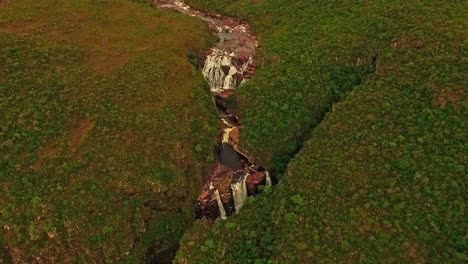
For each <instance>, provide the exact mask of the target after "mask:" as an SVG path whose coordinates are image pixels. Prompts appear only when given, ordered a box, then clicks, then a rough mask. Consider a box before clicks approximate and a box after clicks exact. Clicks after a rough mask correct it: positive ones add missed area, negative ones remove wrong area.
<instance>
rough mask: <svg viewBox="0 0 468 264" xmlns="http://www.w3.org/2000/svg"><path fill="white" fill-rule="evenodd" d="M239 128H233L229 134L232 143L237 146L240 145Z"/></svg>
mask: <svg viewBox="0 0 468 264" xmlns="http://www.w3.org/2000/svg"><path fill="white" fill-rule="evenodd" d="M239 136H240V134H239V128H238V127H234V128H232V130H231V132H230V133H229V137H230V138H231V142H232V143H233V144H234V145H236V146H237V144H238V143H239Z"/></svg>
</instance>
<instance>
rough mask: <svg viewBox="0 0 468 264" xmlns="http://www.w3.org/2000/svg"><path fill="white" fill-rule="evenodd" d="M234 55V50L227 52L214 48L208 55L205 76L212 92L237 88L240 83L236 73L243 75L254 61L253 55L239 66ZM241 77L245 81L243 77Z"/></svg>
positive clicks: (204, 70) (204, 69)
mask: <svg viewBox="0 0 468 264" xmlns="http://www.w3.org/2000/svg"><path fill="white" fill-rule="evenodd" d="M234 57H236V54H235V53H234V52H232V53H227V52H225V51H222V50H219V49H213V51H212V53H211V54H210V55H208V56H207V57H206V60H205V65H204V66H203V76H204V77H205V79H206V81H207V82H208V84H209V85H210V87H211V91H212V92H221V91H223V90H227V89H235V88H236V87H237V86H239V84H240V83H239V81H240V80H239V78H238V77H237V76H236V75H241V76H243V74H244V73H246V72H248V70H249V68H250V66H251V64H252V63H253V60H252V57H249V59H248V60H247V61H246V62H245V63H243V64H242V65H240V67H237V66H236V64H235V62H234V60H233V58H234ZM241 78H242V81H243V80H244V79H243V77H241Z"/></svg>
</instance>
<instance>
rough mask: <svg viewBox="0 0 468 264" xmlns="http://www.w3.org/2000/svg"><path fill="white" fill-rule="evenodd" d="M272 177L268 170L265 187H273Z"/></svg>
mask: <svg viewBox="0 0 468 264" xmlns="http://www.w3.org/2000/svg"><path fill="white" fill-rule="evenodd" d="M271 185H272V183H271V177H270V173H269V172H268V171H266V172H265V187H271Z"/></svg>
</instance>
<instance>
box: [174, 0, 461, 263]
mask: <svg viewBox="0 0 468 264" xmlns="http://www.w3.org/2000/svg"><path fill="white" fill-rule="evenodd" d="M190 2H192V3H193V4H195V5H196V6H198V7H200V8H206V9H209V10H211V9H212V8H217V10H215V11H218V12H222V13H227V14H229V15H231V16H237V17H241V18H244V19H246V20H248V21H249V22H250V23H252V25H253V26H254V28H255V29H256V30H257V31H258V33H259V35H260V38H261V40H262V50H261V52H260V67H259V68H258V70H257V73H256V76H255V77H254V79H253V80H252V81H251V82H249V83H248V84H246V85H245V86H243V87H242V88H241V89H240V95H239V102H240V110H241V111H242V116H241V118H242V119H243V121H244V124H245V127H246V132H245V134H244V137H243V138H242V139H241V141H242V142H243V144H245V146H246V147H247V149H249V151H251V152H252V153H254V154H255V156H256V157H258V158H260V159H261V160H262V161H263V162H265V163H266V164H267V165H268V166H270V167H271V168H273V170H274V172H275V173H277V174H278V173H280V172H283V169H284V168H285V167H286V164H287V163H288V161H289V159H290V158H291V155H293V154H294V153H296V152H297V151H298V150H299V149H301V150H300V152H299V153H298V154H296V155H295V157H294V158H293V160H292V161H291V162H290V163H289V165H288V166H287V169H286V171H285V173H284V176H283V177H281V181H280V183H279V184H278V185H277V186H275V187H273V188H272V189H269V190H267V191H266V192H264V193H263V194H262V195H260V196H258V197H255V198H249V199H248V203H247V205H246V206H245V207H244V208H243V209H242V211H241V212H240V213H239V214H237V215H235V216H233V217H231V218H229V219H228V220H227V221H216V222H215V223H214V224H208V223H201V222H200V223H197V224H196V225H195V226H194V228H193V229H192V230H191V231H190V232H189V233H188V234H187V235H186V236H184V238H183V240H182V246H181V250H180V251H179V253H178V255H177V258H176V262H178V263H256V264H257V263H343V262H353V263H354V262H360V263H408V262H413V263H423V262H431V263H466V262H467V261H468V244H467V241H468V233H467V230H468V221H467V219H468V217H467V216H466V213H465V212H466V201H467V200H468V199H467V198H468V197H467V193H468V192H467V190H466V183H467V182H468V177H467V171H466V165H465V164H466V163H467V157H466V153H467V150H468V144H467V134H466V129H467V128H466V120H467V116H466V103H467V100H466V87H467V82H466V71H467V67H466V59H465V58H466V57H467V46H466V28H467V23H466V21H467V17H466V13H467V12H466V11H467V6H466V4H465V3H463V2H461V1H371V2H369V1H289V0H270V1H253V0H240V1H239V0H236V1H235V0H228V1H226V0H191V1H190ZM292 14H293V15H292ZM327 112H329V113H328V114H325V113H327ZM322 119H323V120H322ZM304 142H305V143H304Z"/></svg>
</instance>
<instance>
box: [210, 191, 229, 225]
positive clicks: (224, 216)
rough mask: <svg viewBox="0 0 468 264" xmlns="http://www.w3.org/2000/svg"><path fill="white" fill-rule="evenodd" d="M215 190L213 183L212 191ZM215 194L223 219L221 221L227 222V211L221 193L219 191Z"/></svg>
mask: <svg viewBox="0 0 468 264" xmlns="http://www.w3.org/2000/svg"><path fill="white" fill-rule="evenodd" d="M213 189H214V187H213V183H211V184H210V190H213ZM214 194H215V198H216V202H217V203H218V208H219V216H220V217H221V219H223V220H226V219H227V216H226V210H225V209H224V205H223V202H222V201H221V195H219V191H218V190H217V189H215V190H214Z"/></svg>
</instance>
